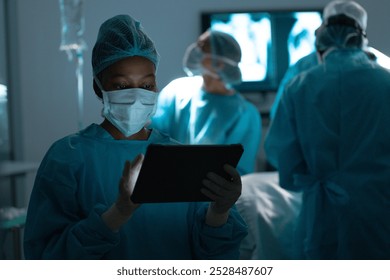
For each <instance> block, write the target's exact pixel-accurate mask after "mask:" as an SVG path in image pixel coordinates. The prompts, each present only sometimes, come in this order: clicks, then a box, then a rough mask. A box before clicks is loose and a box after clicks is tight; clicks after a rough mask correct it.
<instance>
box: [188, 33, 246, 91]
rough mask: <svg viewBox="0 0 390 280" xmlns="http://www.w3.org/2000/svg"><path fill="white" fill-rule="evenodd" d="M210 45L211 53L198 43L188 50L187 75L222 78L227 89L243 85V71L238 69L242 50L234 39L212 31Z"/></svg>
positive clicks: (209, 37) (209, 38) (209, 35)
mask: <svg viewBox="0 0 390 280" xmlns="http://www.w3.org/2000/svg"><path fill="white" fill-rule="evenodd" d="M205 34H207V33H205ZM206 37H207V35H206ZM208 43H209V44H210V52H204V51H203V50H202V49H201V48H200V47H199V45H198V44H197V43H193V44H191V45H190V46H189V47H188V48H187V50H186V52H185V54H184V57H183V69H184V71H185V72H186V74H187V75H189V76H194V75H209V76H212V77H215V78H220V79H221V80H222V81H223V82H224V84H225V85H226V86H227V87H229V86H232V85H236V84H239V83H241V71H240V68H239V67H238V63H239V62H240V59H241V50H240V47H239V45H238V43H237V42H236V41H235V40H234V38H233V37H231V36H230V35H228V34H225V33H222V32H218V31H210V33H209V34H208Z"/></svg>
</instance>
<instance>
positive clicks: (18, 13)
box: [8, 0, 390, 201]
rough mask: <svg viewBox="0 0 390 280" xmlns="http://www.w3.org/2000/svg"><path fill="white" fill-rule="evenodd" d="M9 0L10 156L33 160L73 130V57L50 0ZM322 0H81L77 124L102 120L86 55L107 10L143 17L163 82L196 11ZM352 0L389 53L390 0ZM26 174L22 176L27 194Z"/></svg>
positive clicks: (320, 1) (175, 73)
mask: <svg viewBox="0 0 390 280" xmlns="http://www.w3.org/2000/svg"><path fill="white" fill-rule="evenodd" d="M8 2H9V7H8V8H9V10H8V14H9V17H8V18H9V22H10V31H11V33H10V38H9V40H10V50H9V51H10V53H9V55H10V58H11V59H10V61H11V63H10V65H8V70H9V73H10V76H11V77H10V83H9V87H10V92H9V95H10V96H11V97H12V98H10V99H11V101H12V116H11V118H12V120H13V123H12V129H13V140H14V158H15V159H18V160H26V161H40V160H41V159H42V157H43V156H44V153H45V152H46V150H47V149H48V148H49V146H50V145H51V143H53V142H54V141H55V140H57V139H59V138H61V137H63V136H65V135H67V134H69V133H73V132H75V131H77V130H78V119H79V117H78V109H77V108H78V106H77V80H76V64H75V62H74V61H69V60H68V58H67V55H66V54H65V53H64V52H62V51H60V50H59V45H60V41H61V26H60V11H59V5H58V1H57V0H34V1H30V0H9V1H8ZM327 3H328V1H327V0H294V1H292V0H290V1H287V0H269V1H254V0H240V1H237V0H213V1H210V0H195V1H185V0H182V1H177V0H143V1H136V0H133V1H131V0H85V1H84V16H85V33H84V35H83V36H84V40H85V41H86V43H87V46H88V48H87V50H86V51H85V52H84V53H83V55H84V60H85V65H84V70H83V75H84V116H83V119H82V121H83V124H84V126H87V125H88V124H90V123H92V122H96V123H99V122H101V121H102V118H101V116H100V111H101V102H100V100H98V99H97V98H96V97H95V95H94V93H93V90H92V69H91V65H90V60H91V51H92V47H93V44H94V41H95V39H96V34H97V32H98V28H99V26H100V24H101V23H102V22H103V21H104V20H105V19H107V18H108V17H111V16H113V15H115V14H119V13H127V14H130V15H132V16H134V17H135V18H137V19H139V20H140V21H141V22H142V25H143V26H144V28H145V30H146V32H147V33H148V34H149V35H150V36H151V37H152V38H153V40H154V41H155V44H156V46H157V48H158V50H159V53H160V55H161V63H160V66H159V69H158V83H159V87H160V88H162V87H163V86H165V85H166V84H167V83H168V82H169V81H170V80H172V79H174V78H177V77H179V76H182V75H183V72H182V69H181V59H182V54H183V52H184V50H185V48H186V47H187V45H188V44H190V43H191V42H193V41H194V40H196V38H197V36H198V35H199V34H200V12H201V11H210V10H234V9H249V10H251V9H289V8H322V7H323V6H325V5H326V4H327ZM359 3H361V4H362V5H363V6H364V7H365V8H366V9H367V11H368V15H369V17H368V30H367V33H368V36H369V40H370V43H371V45H372V46H374V47H376V48H377V49H379V50H381V51H382V52H384V53H386V54H390V37H389V36H387V34H386V33H387V32H386V33H385V32H384V27H385V26H387V25H388V11H390V1H383V0H361V1H359ZM254 94H255V93H254ZM254 100H256V98H255V99H254ZM257 105H259V104H257ZM102 160H103V159H102ZM32 180H33V178H30V180H27V182H28V183H27V185H28V188H27V192H26V194H25V200H26V201H27V199H28V195H29V188H31V185H32Z"/></svg>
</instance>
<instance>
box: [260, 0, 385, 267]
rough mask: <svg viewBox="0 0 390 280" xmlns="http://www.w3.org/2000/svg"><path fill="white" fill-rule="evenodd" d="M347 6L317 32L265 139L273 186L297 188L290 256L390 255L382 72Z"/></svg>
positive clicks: (309, 257)
mask: <svg viewBox="0 0 390 280" xmlns="http://www.w3.org/2000/svg"><path fill="white" fill-rule="evenodd" d="M338 5H341V6H344V5H346V6H344V8H346V7H347V6H348V5H349V2H343V3H340V4H338ZM338 8H339V9H342V7H338ZM347 11H348V10H346V13H345V14H339V15H336V16H330V17H329V18H328V19H327V20H326V21H324V23H323V24H322V25H321V27H320V28H319V29H318V30H317V40H316V49H317V51H318V53H319V55H320V57H321V60H322V63H321V64H320V65H318V66H316V67H314V68H312V69H311V70H309V71H306V72H304V73H302V74H300V75H299V76H298V77H297V78H295V79H294V81H293V82H292V83H290V84H289V86H288V87H287V88H286V91H285V93H284V94H283V96H282V99H281V101H280V105H279V108H278V110H277V112H276V115H275V118H274V120H273V122H272V124H271V127H270V130H269V134H268V135H267V138H266V141H265V151H266V154H267V158H268V160H269V161H270V162H271V164H273V165H274V166H275V167H276V168H277V169H278V171H279V179H280V184H281V186H282V187H284V188H286V189H289V190H293V191H303V200H302V206H301V209H300V217H299V220H298V226H297V228H296V231H295V234H296V240H295V242H294V243H295V244H296V245H297V246H296V248H295V250H294V251H295V257H296V258H298V259H390V238H389V236H390V222H389V217H390V141H389V139H390V130H389V126H390V110H388V106H389V104H390V72H389V71H388V70H386V69H384V68H382V67H380V66H379V65H378V64H377V63H375V62H373V61H371V60H370V59H369V57H368V56H367V55H366V53H365V52H364V51H363V50H362V46H363V44H364V43H363V42H364V32H363V26H361V25H360V23H359V22H358V21H356V20H355V19H354V18H352V17H350V16H348V13H347Z"/></svg>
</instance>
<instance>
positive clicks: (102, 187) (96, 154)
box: [24, 15, 247, 259]
mask: <svg viewBox="0 0 390 280" xmlns="http://www.w3.org/2000/svg"><path fill="white" fill-rule="evenodd" d="M158 60H159V57H158V54H157V51H156V49H155V46H154V44H153V42H152V41H151V39H150V38H149V37H148V36H147V35H146V34H145V33H144V31H143V29H142V27H141V25H140V23H139V22H137V21H135V20H134V19H133V18H131V17H130V16H127V15H118V16H115V17H112V18H110V19H108V20H107V21H105V22H104V23H103V24H102V25H101V27H100V30H99V34H98V37H97V41H96V44H95V46H94V48H93V53H92V67H93V73H94V90H95V92H96V94H97V95H98V96H99V97H100V98H102V100H103V116H104V121H103V122H102V123H101V124H100V125H98V124H91V125H90V126H88V127H87V128H86V129H84V130H81V131H80V132H78V133H76V134H73V135H70V136H67V137H65V138H63V139H61V140H59V141H57V142H55V143H54V144H53V145H52V146H51V148H50V149H49V151H48V152H47V154H46V155H45V157H44V159H43V161H42V163H41V166H40V168H39V170H38V173H37V177H36V180H35V184H34V188H33V191H32V195H31V199H30V204H29V208H28V214H27V222H26V228H25V243H24V248H25V257H26V258H27V259H236V258H238V250H239V245H240V241H241V239H242V238H243V237H244V236H245V235H246V233H247V229H246V225H245V223H244V222H243V220H242V219H241V217H240V216H239V214H238V213H237V211H236V210H235V208H234V207H232V206H233V205H234V203H235V201H236V200H237V199H238V197H239V196H240V193H241V181H240V176H239V174H238V172H237V171H236V170H235V169H234V168H233V167H231V166H229V165H226V168H225V170H226V172H227V173H228V174H229V175H230V176H231V177H232V181H231V182H230V181H228V180H225V179H223V178H222V177H220V176H218V175H216V174H214V173H211V174H209V177H207V178H205V181H204V194H205V195H207V196H208V197H210V198H211V199H212V200H213V202H211V203H208V202H201V203H185V202H183V203H151V204H143V205H139V204H134V203H133V202H132V201H131V199H130V195H131V193H132V189H133V187H134V182H135V180H136V179H135V178H136V177H137V174H138V171H139V169H140V166H141V164H142V161H143V156H142V154H143V153H145V151H146V148H147V146H148V145H149V144H151V143H167V144H175V143H177V142H175V141H173V140H171V139H170V138H169V137H167V136H165V135H163V134H161V133H160V132H159V131H158V130H156V129H153V130H149V129H147V128H145V125H146V124H147V123H148V121H149V120H150V117H151V116H152V114H153V111H154V108H155V104H156V100H157V93H156V91H157V89H156V76H155V74H156V68H157V64H158ZM131 159H133V160H132V161H131ZM172 176H174V174H172ZM118 185H119V189H118ZM183 187H185V186H183Z"/></svg>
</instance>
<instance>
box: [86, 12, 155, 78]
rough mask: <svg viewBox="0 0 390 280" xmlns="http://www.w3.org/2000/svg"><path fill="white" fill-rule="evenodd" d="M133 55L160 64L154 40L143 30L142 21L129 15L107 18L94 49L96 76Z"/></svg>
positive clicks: (93, 59)
mask: <svg viewBox="0 0 390 280" xmlns="http://www.w3.org/2000/svg"><path fill="white" fill-rule="evenodd" d="M132 56H141V57H145V58H147V59H149V60H150V61H151V62H153V63H154V65H155V66H156V68H157V66H158V62H159V55H158V53H157V50H156V48H155V46H154V43H153V41H152V40H151V39H150V38H149V37H148V35H146V33H145V32H144V31H143V28H142V26H141V23H140V22H138V21H136V20H134V19H133V18H132V17H130V16H128V15H117V16H115V17H112V18H110V19H108V20H106V21H105V22H104V23H103V24H102V25H101V26H100V29H99V34H98V36H97V40H96V43H95V46H94V47H93V50H92V68H93V74H94V76H96V75H97V74H99V73H100V72H101V71H103V70H104V69H105V68H107V67H108V66H110V65H112V64H114V63H115V62H117V61H119V60H121V59H124V58H127V57H132Z"/></svg>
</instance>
